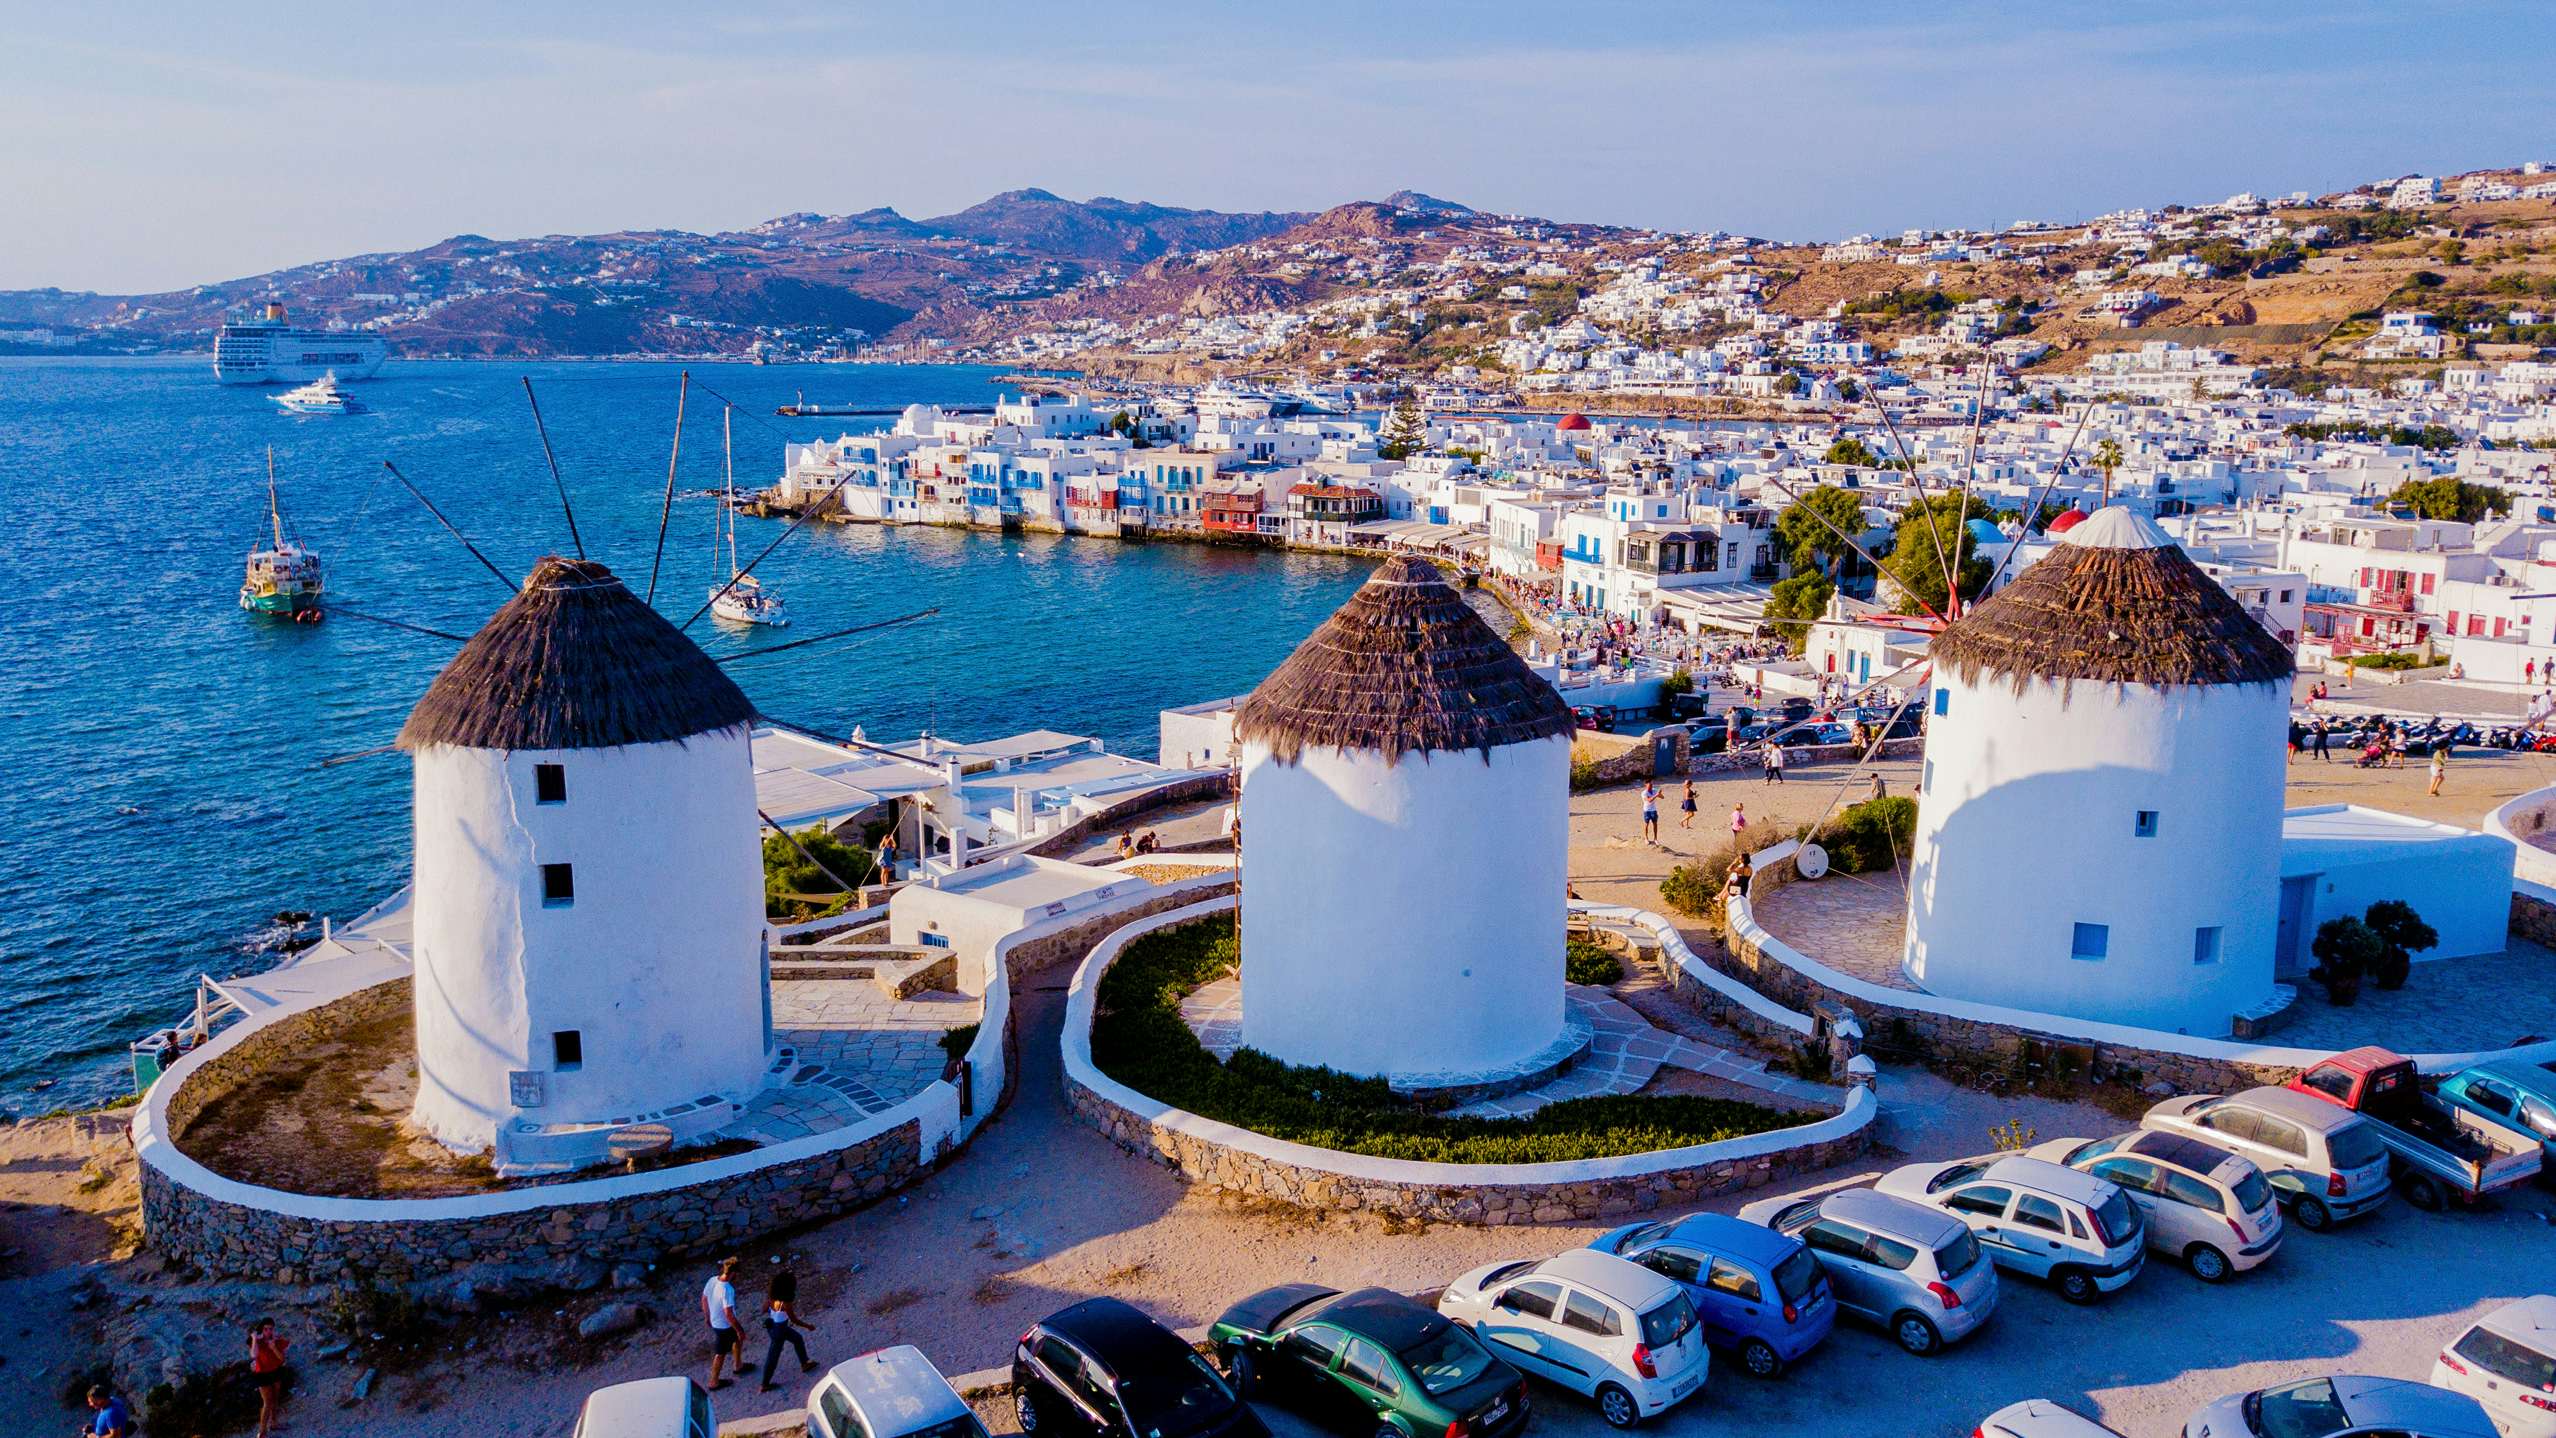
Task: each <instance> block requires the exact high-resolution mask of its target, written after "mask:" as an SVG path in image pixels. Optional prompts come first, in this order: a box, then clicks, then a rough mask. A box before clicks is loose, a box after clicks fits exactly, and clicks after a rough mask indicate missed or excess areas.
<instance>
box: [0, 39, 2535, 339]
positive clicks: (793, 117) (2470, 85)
mask: <svg viewBox="0 0 2556 1438" xmlns="http://www.w3.org/2000/svg"><path fill="white" fill-rule="evenodd" d="M153 8H157V9H160V10H161V11H162V13H156V14H154V13H147V12H146V10H145V8H144V7H141V6H126V7H104V6H98V7H91V6H80V5H71V4H61V3H46V4H34V3H28V0H0V196H4V197H6V203H5V204H4V205H0V215H5V216H6V219H5V222H0V288H21V287H29V286H38V285H59V286H62V287H64V288H66V289H100V290H112V291H129V290H152V289H162V288H170V287H175V286H179V285H185V284H192V283H197V282H201V281H207V280H214V279H220V278H225V277H229V276H235V275H241V274H248V273H254V272H257V271H260V270H265V269H270V268H274V267H276V266H280V265H286V264H293V263H299V262H302V261H307V260H314V259H324V258H328V257H332V256H336V255H342V254H351V253H358V252H363V251H370V250H392V249H407V248H412V247H414V246H418V245H422V244H427V243H431V242H433V241H435V240H437V239H440V238H443V237H445V236H447V235H451V234H455V233H460V232H465V231H468V232H475V233H480V234H486V235H493V236H499V237H509V236H518V235H526V234H543V233H556V232H586V231H595V230H604V229H613V228H622V227H631V228H653V227H668V228H682V229H695V230H710V229H723V228H734V227H738V226H743V225H749V224H752V223H754V222H756V221H758V220H762V219H766V218H769V217H771V216H773V215H776V214H782V213H786V212H789V211H793V210H821V211H827V212H840V211H845V210H855V209H863V208H867V207H868V206H871V205H893V206H895V207H896V208H897V209H899V210H902V211H904V212H905V213H907V214H909V215H915V216H922V215H929V214H934V213H940V212H945V211H948V210H952V209H957V208H960V207H962V206H965V205H967V204H970V203H973V202H974V201H976V200H979V199H982V198H984V197H985V196H986V195H989V194H992V193H994V192H995V191H998V190H1003V189H1010V188H1015V187H1020V186H1031V185H1035V186H1039V187H1041V188H1045V189H1049V190H1053V191H1055V192H1057V193H1059V194H1063V195H1068V196H1072V197H1074V198H1083V197H1086V196H1090V195H1093V194H1103V193H1105V194H1115V195H1119V196H1122V197H1126V198H1131V199H1148V200H1154V201H1158V202H1161V203H1165V204H1176V205H1195V206H1206V207H1212V208H1217V209H1255V210H1256V209H1318V208H1321V207H1323V206H1326V205H1331V204H1335V203H1338V202H1340V201H1343V200H1349V199H1357V198H1366V197H1372V196H1376V195H1381V194H1383V193H1385V192H1387V191H1390V190H1392V189H1395V188H1397V187H1401V186H1409V187H1412V188H1415V189H1421V190H1426V191H1428V192H1430V193H1432V194H1437V195H1442V196H1445V197H1447V198H1450V199H1456V200H1461V201H1464V202H1466V203H1468V204H1472V205H1476V206H1480V207H1483V208H1487V209H1495V210H1524V211H1529V212H1533V213H1537V214H1544V215H1550V216H1553V217H1556V218H1565V219H1584V220H1602V221H1611V222H1617V223H1626V224H1646V225H1659V226H1671V227H1679V228H1715V227H1719V228H1725V229H1732V230H1739V231H1744V232H1750V233H1757V234H1771V235H1776V236H1782V237H1794V238H1818V237H1832V236H1837V235H1842V234H1846V233H1850V232H1853V231H1856V230H1875V231H1879V230H1883V229H1891V230H1896V229H1899V228H1903V227H1905V226H1908V225H1920V224H1922V225H1954V224H1971V225H1979V224H2003V223H2005V222H2008V221H2011V220H2014V219H2017V218H2023V217H2032V218H2049V219H2062V220H2064V219H2070V218H2077V217H2082V216H2084V215H2087V214H2090V213H2094V212H2097V211H2100V210H2103V209H2107V208H2111V207H2114V206H2116V205H2122V204H2161V203H2166V202H2170V201H2176V200H2187V201H2188V200H2211V199H2217V198H2221V197H2223V196H2225V195H2227V194H2229V193H2230V192H2233V191H2236V190H2244V189H2251V190H2256V191H2263V192H2279V191H2286V190H2291V189H2311V190H2326V189H2333V188H2338V187H2340V186H2343V185H2346V184H2350V183H2353V182H2356V181H2360V180H2364V179H2369V178H2372V177H2375V176H2379V175H2388V174H2396V173H2401V172H2406V171H2424V172H2432V173H2445V172H2454V171H2457V170H2460V169H2472V168H2478V167H2482V166H2486V165H2495V164H2514V163H2518V162H2520V161H2522V160H2525V159H2541V158H2544V159H2556V126H2551V125H2550V123H2549V120H2550V117H2551V116H2556V65H2551V63H2550V61H2549V58H2548V57H2549V56H2550V55H2556V19H2551V15H2556V11H2552V10H2551V9H2550V7H2549V6H2548V5H2547V4H2545V3H2543V0H2538V3H2487V0H2476V3H2444V4H2423V3H2414V0H2405V3H2384V0H2334V3H2308V0H2300V3H2298V4H2295V5H2281V6H2245V5H2237V4H2227V3H2219V4H2187V3H2151V4H2141V3H2128V0H2115V3H2107V4H2087V5H2077V4H2065V3H2057V0H2046V3H2040V4H2033V3H2015V4H2006V5H1995V4H1983V3H1950V0H1943V2H1942V3H1939V0H1905V3H1901V4H1897V5H1878V4H1864V3H1859V0H1829V3H1825V4H1819V5H1816V6H1811V5H1772V4H1769V5H1725V4H1701V3H1698V4H1675V5H1672V4H1656V5H1638V4H1626V3H1615V0H1570V3H1558V0H1535V3H1516V0H1471V3H1446V4H1439V3H1422V0H1406V3H1392V0H1373V3H1368V4H1347V3H1332V0H1282V3H1261V4H1220V3H1203V0H1202V3H1189V4H1163V5H1137V4H1125V3H1113V0H1081V3H1065V4H1056V3H1041V4H1028V3H1010V0H969V3H961V4H943V5H930V6H924V5H913V6H904V5H884V4H873V5H857V6H856V5H839V6H822V5H786V4H773V5H762V6H754V5H735V6H730V7H726V8H727V9H728V11H729V13H726V14H724V15H723V14H720V13H718V12H719V11H720V10H721V7H719V6H717V5H702V4H683V5H676V4H658V3H648V0H637V3H629V4H621V5H601V4H595V5H568V4H558V5H548V4H540V3H522V0H516V3H510V4H492V3H481V0H446V2H445V3H433V4H419V5H403V6H398V7H391V6H383V5H368V4H363V3H352V4H339V5H329V6H322V7H319V8H317V9H312V8H309V7H300V8H288V9H284V10H275V9H272V8H270V7H241V6H190V7H183V8H181V7H175V6H168V7H153Z"/></svg>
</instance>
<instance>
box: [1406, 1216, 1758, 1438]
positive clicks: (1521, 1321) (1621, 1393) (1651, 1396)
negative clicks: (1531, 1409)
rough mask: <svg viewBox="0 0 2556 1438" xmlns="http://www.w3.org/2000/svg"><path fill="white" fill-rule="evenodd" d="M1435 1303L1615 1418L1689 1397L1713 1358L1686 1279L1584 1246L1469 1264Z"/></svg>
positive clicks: (1504, 1353) (1502, 1351)
mask: <svg viewBox="0 0 2556 1438" xmlns="http://www.w3.org/2000/svg"><path fill="white" fill-rule="evenodd" d="M1438 1311H1439V1312H1440V1313H1443V1314H1445V1315H1446V1316H1447V1317H1449V1318H1452V1319H1454V1320H1455V1321H1457V1322H1458V1323H1461V1324H1464V1325H1465V1326H1466V1327H1468V1328H1470V1329H1472V1330H1473V1333H1474V1336H1475V1337H1477V1338H1480V1339H1481V1340H1482V1341H1483V1342H1484V1343H1485V1344H1486V1345H1488V1346H1489V1347H1490V1349H1491V1351H1492V1352H1494V1353H1497V1354H1499V1355H1500V1356H1501V1357H1503V1358H1505V1359H1507V1360H1508V1361H1509V1362H1510V1363H1511V1364H1513V1365H1515V1366H1516V1367H1517V1368H1519V1369H1520V1370H1522V1371H1524V1372H1527V1373H1532V1374H1534V1375H1535V1376H1536V1377H1538V1378H1542V1379H1545V1380H1547V1381H1549V1382H1553V1383H1558V1384H1560V1385H1562V1386H1563V1387H1565V1388H1568V1389H1570V1390H1572V1391H1573V1392H1575V1393H1582V1394H1586V1395H1587V1396H1589V1397H1590V1398H1593V1399H1595V1400H1597V1407H1598V1416H1599V1417H1601V1418H1603V1419H1605V1420H1606V1422H1607V1425H1608V1426H1609V1427H1613V1428H1630V1427H1632V1426H1633V1425H1634V1424H1636V1423H1639V1422H1641V1421H1642V1420H1643V1419H1645V1418H1651V1417H1656V1416H1658V1415H1659V1414H1662V1413H1665V1412H1667V1411H1668V1410H1669V1409H1671V1408H1673V1407H1675V1406H1676V1405H1677V1404H1679V1403H1682V1402H1684V1401H1685V1400H1687V1399H1689V1398H1692V1397H1694V1396H1695V1395H1696V1394H1697V1393H1698V1392H1701V1391H1702V1390H1703V1387H1704V1375H1705V1372H1706V1369H1707V1368H1708V1367H1709V1365H1710V1364H1711V1362H1712V1359H1711V1356H1710V1355H1709V1354H1708V1353H1707V1352H1706V1351H1705V1348H1704V1331H1703V1324H1702V1323H1701V1322H1699V1321H1698V1320H1697V1318H1696V1316H1695V1306H1694V1305H1693V1304H1692V1303H1690V1302H1688V1301H1687V1297H1686V1290H1685V1289H1683V1288H1680V1287H1678V1286H1677V1283H1676V1282H1675V1281H1674V1280H1672V1279H1669V1278H1665V1277H1662V1276H1661V1275H1659V1274H1656V1273H1653V1272H1652V1271H1651V1270H1649V1269H1647V1268H1644V1267H1643V1266H1642V1265H1640V1264H1638V1263H1634V1262H1631V1261H1629V1260H1626V1259H1622V1258H1618V1257H1616V1256H1615V1255H1614V1254H1611V1253H1600V1252H1598V1251H1597V1250H1595V1249H1592V1248H1574V1249H1570V1250H1568V1251H1566V1252H1563V1253H1560V1254H1557V1255H1555V1256H1554V1257H1551V1258H1547V1259H1542V1260H1521V1261H1517V1262H1511V1263H1494V1264H1489V1265H1486V1266H1484V1267H1481V1268H1477V1269H1475V1270H1473V1271H1472V1272H1470V1273H1468V1274H1466V1275H1464V1276H1463V1277H1462V1278H1459V1279H1457V1280H1456V1281H1455V1282H1453V1283H1450V1284H1448V1285H1447V1288H1446V1292H1445V1293H1444V1294H1442V1295H1440V1297H1439V1299H1438Z"/></svg>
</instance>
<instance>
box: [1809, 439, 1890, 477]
mask: <svg viewBox="0 0 2556 1438" xmlns="http://www.w3.org/2000/svg"><path fill="white" fill-rule="evenodd" d="M1819 458H1820V463H1822V464H1851V465H1856V466H1858V467H1860V468H1863V469H1871V468H1873V467H1875V466H1877V465H1879V464H1880V463H1881V456H1880V455H1877V454H1875V453H1873V450H1872V446H1870V445H1868V444H1866V443H1864V442H1863V441H1862V440H1860V439H1857V438H1855V437H1854V436H1853V435H1851V434H1847V435H1839V436H1838V437H1837V441H1836V443H1834V444H1831V445H1830V446H1829V447H1828V453H1826V454H1823V455H1821V456H1820V457H1819Z"/></svg>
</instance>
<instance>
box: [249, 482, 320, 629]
mask: <svg viewBox="0 0 2556 1438" xmlns="http://www.w3.org/2000/svg"><path fill="white" fill-rule="evenodd" d="M266 523H267V527H268V532H269V534H271V535H272V536H273V541H274V542H273V543H272V544H261V545H259V546H258V547H257V548H255V549H252V550H250V551H249V555H248V572H247V574H246V575H245V576H244V577H243V578H242V579H241V580H240V607H241V608H242V609H245V610H247V611H248V612H249V613H251V614H264V615H270V616H272V617H274V618H277V619H290V620H292V621H294V622H295V623H297V624H317V623H319V622H320V620H321V619H322V618H324V617H325V616H326V614H327V611H326V610H325V609H323V608H322V607H321V604H320V589H321V582H320V557H319V554H318V553H317V552H316V551H314V550H313V549H311V548H310V547H309V546H308V545H305V544H304V543H302V542H301V540H299V539H296V538H293V537H291V536H289V535H287V534H286V533H285V532H284V508H283V506H282V505H280V504H278V503H277V502H276V499H275V451H274V450H272V449H270V450H268V451H267V452H266Z"/></svg>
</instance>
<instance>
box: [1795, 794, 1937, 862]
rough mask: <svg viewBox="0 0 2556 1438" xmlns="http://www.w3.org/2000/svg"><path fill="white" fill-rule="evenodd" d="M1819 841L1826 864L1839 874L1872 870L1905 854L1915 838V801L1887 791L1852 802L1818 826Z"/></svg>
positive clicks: (1904, 856)
mask: <svg viewBox="0 0 2556 1438" xmlns="http://www.w3.org/2000/svg"><path fill="white" fill-rule="evenodd" d="M1817 837H1818V842H1819V845H1820V847H1821V848H1823V849H1826V850H1827V851H1828V863H1829V867H1830V868H1833V869H1835V870H1836V871H1837V872H1839V873H1841V874H1871V873H1878V872H1880V871H1881V870H1884V869H1889V868H1893V867H1895V866H1896V865H1897V863H1898V861H1899V860H1901V859H1904V858H1906V857H1908V851H1909V846H1910V845H1911V844H1913V843H1915V842H1916V838H1917V801H1916V800H1914V799H1911V798H1908V797H1907V796H1905V795H1901V794H1886V795H1884V796H1883V797H1881V798H1879V799H1866V800H1865V801H1864V802H1862V803H1860V804H1852V805H1849V806H1847V808H1846V809H1845V810H1844V811H1843V812H1841V813H1839V814H1838V815H1837V817H1836V818H1834V819H1831V820H1829V821H1828V822H1827V823H1826V824H1823V825H1821V826H1820V830H1819V834H1818V836H1817Z"/></svg>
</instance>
